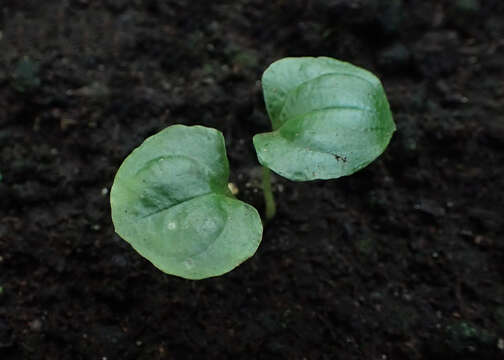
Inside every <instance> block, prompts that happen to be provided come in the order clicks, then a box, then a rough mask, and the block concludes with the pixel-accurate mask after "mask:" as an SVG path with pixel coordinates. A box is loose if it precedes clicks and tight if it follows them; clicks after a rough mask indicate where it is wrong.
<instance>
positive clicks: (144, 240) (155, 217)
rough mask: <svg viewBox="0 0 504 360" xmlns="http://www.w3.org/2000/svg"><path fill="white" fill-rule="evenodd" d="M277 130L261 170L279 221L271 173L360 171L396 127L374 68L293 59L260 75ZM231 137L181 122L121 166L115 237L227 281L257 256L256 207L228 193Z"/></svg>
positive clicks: (114, 196) (259, 146)
mask: <svg viewBox="0 0 504 360" xmlns="http://www.w3.org/2000/svg"><path fill="white" fill-rule="evenodd" d="M262 84H263V91H264V99H265V103H266V109H267V111H268V114H269V117H270V120H271V124H272V130H273V131H272V132H269V133H265V134H258V135H256V136H254V147H255V149H256V152H257V155H258V159H259V162H260V163H261V164H262V165H263V191H264V196H265V203H266V210H265V217H266V220H269V219H271V218H273V217H274V215H275V211H276V210H275V201H274V198H273V193H272V190H271V183H270V175H271V174H270V169H271V170H273V171H274V172H275V173H277V174H278V175H281V176H283V177H286V178H288V179H290V180H294V181H308V180H315V179H335V178H338V177H341V176H346V175H350V174H353V173H354V172H356V171H358V170H360V169H362V168H364V167H365V166H367V165H368V164H369V163H371V162H372V161H373V160H375V159H376V158H377V157H378V156H379V155H380V154H381V153H382V152H383V151H384V150H385V148H386V147H387V145H388V143H389V141H390V139H391V137H392V134H393V132H394V131H395V124H394V121H393V119H392V114H391V112H390V108H389V104H388V101H387V98H386V96H385V92H384V90H383V87H382V85H381V83H380V81H379V80H378V78H376V77H375V76H374V75H373V74H371V73H370V72H368V71H366V70H364V69H361V68H359V67H356V66H354V65H351V64H349V63H345V62H341V61H338V60H335V59H331V58H326V57H321V58H309V57H303V58H285V59H282V60H279V61H277V62H275V63H273V64H272V65H271V66H270V67H269V68H268V69H267V70H266V71H265V72H264V74H263V77H262ZM228 177H229V165H228V160H227V157H226V152H225V144H224V137H223V136H222V134H221V133H220V132H219V131H217V130H214V129H210V128H206V127H203V126H192V127H188V126H183V125H173V126H169V127H167V128H166V129H164V130H162V131H161V132H159V133H158V134H156V135H154V136H151V137H149V138H147V139H146V140H145V142H144V143H143V144H142V145H141V146H140V147H138V148H137V149H135V150H134V151H133V152H132V153H131V154H130V155H129V156H128V157H127V158H126V159H125V160H124V162H123V164H122V165H121V167H120V168H119V171H118V172H117V175H116V177H115V180H114V184H113V186H112V190H111V195H110V200H111V206H112V220H113V222H114V226H115V230H116V232H117V233H118V234H119V235H120V236H121V237H122V238H123V239H125V240H126V241H128V242H129V243H130V244H131V245H132V246H133V247H134V248H135V249H136V250H137V251H138V252H139V253H140V254H141V255H142V256H144V257H145V258H147V259H148V260H149V261H151V262H152V263H153V264H154V265H155V266H156V267H158V268H159V269H160V270H162V271H164V272H165V273H168V274H172V275H177V276H180V277H184V278H187V279H203V278H207V277H212V276H218V275H222V274H224V273H226V272H228V271H230V270H232V269H233V268H235V267H236V266H238V265H239V264H240V263H242V262H243V261H245V260H246V259H247V258H249V257H251V256H252V255H253V254H254V253H255V251H256V250H257V247H258V246H259V243H260V242H261V237H262V223H261V219H260V217H259V214H258V213H257V211H256V210H255V209H254V208H253V207H252V206H250V205H248V204H246V203H244V202H242V201H240V200H237V199H236V198H235V197H234V196H233V195H232V194H231V192H230V191H229V189H228V187H227V183H228Z"/></svg>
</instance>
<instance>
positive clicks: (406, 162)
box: [0, 0, 504, 360]
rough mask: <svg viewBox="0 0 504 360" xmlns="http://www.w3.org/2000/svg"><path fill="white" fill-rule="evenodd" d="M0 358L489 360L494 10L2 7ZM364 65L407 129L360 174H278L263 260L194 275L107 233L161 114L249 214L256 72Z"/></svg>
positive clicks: (496, 80) (106, 4)
mask: <svg viewBox="0 0 504 360" xmlns="http://www.w3.org/2000/svg"><path fill="white" fill-rule="evenodd" d="M0 11H1V15H0V174H1V175H0V176H1V181H0V358H1V359H2V360H14V359H15V360H19V359H40V360H45V359H72V360H79V359H99V360H105V359H110V360H112V359H350V360H351V359H370V360H371V359H372V360H375V359H376V360H378V359H380V360H386V359H401V360H408V359H410V360H418V359H459V360H460V359H503V358H504V238H503V234H504V219H503V214H504V205H503V204H504V190H503V189H504V176H503V174H504V116H503V113H504V2H503V1H502V0H479V1H478V0H453V1H452V0H450V1H448V0H447V1H441V0H430V1H425V0H390V1H379V0H367V1H364V0H361V1H356V0H355V1H350V0H269V1H266V0H236V1H189V0H167V1H162V0H99V1H98V0H66V1H55V0H47V1H38V0H25V1H18V0H3V1H2V2H1V4H0ZM319 55H325V56H331V57H335V58H338V59H342V60H346V61H350V62H353V63H355V64H357V65H360V66H363V67H365V68H368V69H370V70H372V71H373V72H375V73H376V74H377V75H378V76H379V77H380V78H381V79H382V81H383V83H384V86H385V89H386V91H387V94H388V96H389V100H390V103H391V107H392V110H393V112H394V116H395V120H396V122H397V126H398V131H397V132H396V134H395V135H394V138H393V139H392V142H391V145H390V147H389V148H388V150H387V151H386V152H385V154H384V155H383V156H381V157H380V159H379V160H378V161H376V162H374V163H373V164H372V165H370V166H369V167H368V168H366V169H365V170H363V171H361V172H359V173H357V174H355V175H354V176H351V177H348V178H342V179H339V180H333V181H324V182H322V181H320V182H319V181H316V182H308V183H294V182H290V181H288V180H285V179H282V178H276V179H275V183H274V189H275V195H276V198H277V200H278V208H279V209H278V215H277V217H276V218H275V219H274V221H273V222H271V223H269V224H268V225H267V227H266V228H265V232H264V237H263V242H262V245H261V246H260V248H259V250H258V252H257V254H256V255H255V256H254V257H253V258H252V259H250V260H249V261H247V262H246V263H244V264H243V265H242V266H240V267H238V268H237V269H236V270H235V271H233V272H231V273H229V274H227V275H225V276H222V277H219V278H213V279H208V280H203V281H198V282H195V281H188V280H183V279H180V278H176V277H172V276H167V275H164V274H163V273H161V272H159V271H158V270H157V269H156V268H154V267H153V266H152V265H151V264H150V263H148V262H147V261H146V260H144V259H143V258H141V257H140V256H139V255H138V254H137V253H135V251H134V250H132V248H131V247H130V246H129V245H128V244H127V243H126V242H124V241H122V240H121V239H120V238H119V237H118V236H117V235H115V234H114V230H113V226H112V223H111V220H110V206H109V194H108V192H109V190H110V186H111V184H112V181H113V178H114V175H115V172H116V170H117V168H118V166H119V165H120V163H121V161H122V160H123V158H124V157H125V156H126V155H127V154H128V153H129V152H131V151H132V149H133V148H135V147H136V146H138V145H139V144H140V143H141V142H142V140H143V139H144V138H145V137H147V136H149V135H152V134H154V133H156V132H157V131H159V130H160V129H163V128H164V127H166V126H169V125H172V124H186V125H192V124H201V125H205V126H209V127H215V128H217V129H219V130H220V131H222V132H223V133H224V135H225V137H226V143H227V147H228V149H227V150H228V156H229V160H230V165H231V172H232V175H231V181H233V182H234V183H236V185H237V186H238V188H239V191H240V192H239V195H238V196H239V198H240V199H242V200H245V201H247V202H249V203H251V204H253V205H254V206H256V207H257V208H258V209H260V210H261V211H262V208H263V200H262V194H261V191H260V189H259V188H258V176H257V174H258V172H259V168H258V162H257V160H256V156H255V152H254V150H253V147H252V141H251V140H252V136H253V135H254V134H256V133H258V132H264V131H268V130H269V121H268V119H267V116H266V114H265V109H264V103H263V100H262V93H261V88H260V82H259V80H260V77H261V74H262V72H263V71H264V69H265V68H266V67H267V66H268V65H269V64H270V63H271V62H273V61H275V60H277V59H279V58H282V57H285V56H319Z"/></svg>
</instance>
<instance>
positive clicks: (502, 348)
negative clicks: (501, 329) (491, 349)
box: [497, 338, 504, 351]
mask: <svg viewBox="0 0 504 360" xmlns="http://www.w3.org/2000/svg"><path fill="white" fill-rule="evenodd" d="M497 348H498V349H499V350H500V351H504V339H503V338H500V339H499V340H498V341H497Z"/></svg>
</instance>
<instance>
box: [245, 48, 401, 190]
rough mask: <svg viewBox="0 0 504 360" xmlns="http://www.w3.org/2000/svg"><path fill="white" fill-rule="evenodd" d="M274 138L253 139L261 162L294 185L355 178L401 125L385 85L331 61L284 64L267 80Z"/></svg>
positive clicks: (275, 65)
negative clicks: (394, 117)
mask: <svg viewBox="0 0 504 360" xmlns="http://www.w3.org/2000/svg"><path fill="white" fill-rule="evenodd" d="M262 84H263V92H264V99H265V103H266V108H267V110H268V114H269V116H270V120H271V123H272V127H273V131H272V132H269V133H265V134H258V135H256V136H254V146H255V148H256V152H257V155H258V159H259V162H260V163H261V164H262V165H264V166H266V167H268V168H270V169H272V170H273V171H275V172H276V173H278V174H280V175H282V176H284V177H286V178H288V179H291V180H296V181H306V180H315V179H334V178H338V177H341V176H346V175H350V174H352V173H354V172H356V171H358V170H360V169H362V168H363V167H365V166H366V165H368V164H369V163H371V162H372V161H373V160H374V159H376V158H377V157H378V156H379V155H380V154H381V153H382V152H383V151H384V150H385V148H386V147H387V145H388V143H389V142H390V139H391V137H392V134H393V132H394V131H395V124H394V121H393V118H392V114H391V112H390V107H389V104H388V101H387V98H386V95H385V91H384V90H383V87H382V85H381V82H380V80H379V79H378V78H377V77H376V76H374V75H373V74H372V73H370V72H368V71H367V70H364V69H361V68H359V67H357V66H354V65H352V64H349V63H346V62H342V61H339V60H336V59H331V58H327V57H319V58H310V57H302V58H285V59H282V60H279V61H277V62H275V63H273V64H272V65H270V67H269V68H268V69H266V71H265V72H264V74H263V78H262Z"/></svg>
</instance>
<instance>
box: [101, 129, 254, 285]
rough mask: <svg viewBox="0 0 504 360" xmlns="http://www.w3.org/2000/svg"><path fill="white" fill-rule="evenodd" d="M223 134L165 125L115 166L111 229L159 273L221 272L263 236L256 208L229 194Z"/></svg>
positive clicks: (242, 257) (241, 258)
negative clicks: (118, 165)
mask: <svg viewBox="0 0 504 360" xmlns="http://www.w3.org/2000/svg"><path fill="white" fill-rule="evenodd" d="M228 177H229V165H228V160H227V157H226V149H225V145H224V137H223V136H222V134H221V133H220V132H219V131H217V130H214V129H210V128H206V127H203V126H192V127H188V126H183V125H173V126H170V127H168V128H166V129H164V130H162V131H161V132H159V133H158V134H156V135H153V136H151V137H149V138H148V139H146V140H145V142H144V143H143V144H142V145H141V146H139V147H138V148H137V149H135V150H134V151H133V152H132V153H131V154H130V155H129V156H128V157H127V158H126V159H125V160H124V162H123V164H122V165H121V167H120V168H119V170H118V172H117V174H116V177H115V179H114V184H113V186H112V190H111V194H110V202H111V207H112V221H113V223H114V227H115V230H116V232H117V233H118V234H119V235H120V236H121V237H122V238H123V239H124V240H126V241H127V242H129V243H130V244H131V245H132V246H133V248H135V250H136V251H137V252H138V253H140V254H141V255H142V256H144V257H145V258H146V259H148V260H149V261H150V262H152V263H153V264H154V265H155V266H156V267H158V268H159V269H160V270H162V271H164V272H165V273H168V274H172V275H177V276H180V277H184V278H187V279H202V278H207V277H211V276H218V275H221V274H224V273H226V272H228V271H230V270H232V269H233V268H235V267H236V266H238V265H239V264H240V263H242V262H243V261H245V260H246V259H248V258H249V257H250V256H252V255H253V254H254V253H255V251H256V250H257V247H258V246H259V243H260V241H261V237H262V224H261V219H260V217H259V214H258V213H257V211H256V210H255V209H254V208H253V207H252V206H250V205H248V204H246V203H244V202H242V201H239V200H237V199H235V198H234V197H233V196H232V195H231V193H230V192H229V190H228V187H227V184H228Z"/></svg>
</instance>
